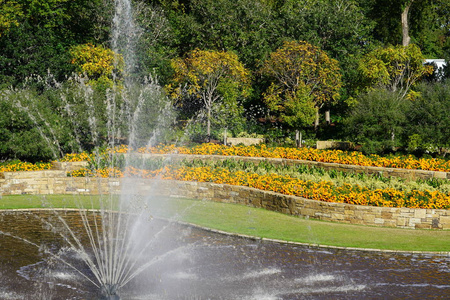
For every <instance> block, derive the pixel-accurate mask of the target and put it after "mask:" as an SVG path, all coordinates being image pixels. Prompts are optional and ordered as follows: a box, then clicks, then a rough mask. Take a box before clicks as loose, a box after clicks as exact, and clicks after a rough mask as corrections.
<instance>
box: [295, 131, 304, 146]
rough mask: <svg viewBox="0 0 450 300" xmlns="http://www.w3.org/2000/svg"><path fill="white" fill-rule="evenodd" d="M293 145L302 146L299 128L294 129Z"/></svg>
mask: <svg viewBox="0 0 450 300" xmlns="http://www.w3.org/2000/svg"><path fill="white" fill-rule="evenodd" d="M295 146H296V147H297V148H301V147H303V145H302V133H301V132H300V130H296V131H295Z"/></svg>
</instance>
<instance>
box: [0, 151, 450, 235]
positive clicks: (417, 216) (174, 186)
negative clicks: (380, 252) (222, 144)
mask: <svg viewBox="0 0 450 300" xmlns="http://www.w3.org/2000/svg"><path fill="white" fill-rule="evenodd" d="M228 158H229V157H228ZM280 161H282V160H281V159H280ZM70 167H71V166H66V165H64V166H61V168H62V169H63V170H46V171H28V172H3V173H0V196H1V195H17V194H102V193H119V192H120V191H121V189H122V188H124V187H122V186H121V182H120V180H118V179H104V178H84V177H79V178H71V177H67V176H66V174H67V171H66V168H70ZM156 187H157V188H156ZM132 188H133V192H135V191H142V193H145V194H147V193H149V192H151V193H153V194H155V195H165V196H174V197H186V198H198V199H207V200H210V201H220V202H226V203H237V204H242V205H248V206H253V207H261V208H264V209H268V210H272V211H278V212H281V213H285V214H290V215H294V216H300V217H306V218H313V219H319V220H324V221H335V222H342V223H349V224H361V225H372V226H387V227H401V228H427V229H450V210H445V209H414V208H391V207H372V206H360V205H351V204H343V203H330V202H322V201H316V200H309V199H305V198H302V197H296V196H289V195H283V194H278V193H274V192H268V191H262V190H257V189H254V188H248V187H242V186H231V185H224V184H215V183H204V182H184V181H160V182H158V184H155V182H154V181H151V180H144V179H136V180H134V182H133V187H132ZM0 199H1V197H0ZM0 201H1V200H0Z"/></svg>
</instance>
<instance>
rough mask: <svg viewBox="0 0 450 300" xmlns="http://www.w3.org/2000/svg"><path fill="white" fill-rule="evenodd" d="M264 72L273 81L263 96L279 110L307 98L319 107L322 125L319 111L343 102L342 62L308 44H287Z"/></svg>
mask: <svg viewBox="0 0 450 300" xmlns="http://www.w3.org/2000/svg"><path fill="white" fill-rule="evenodd" d="M261 72H262V74H264V75H265V76H267V77H268V78H269V80H270V82H271V83H270V86H269V88H268V89H267V90H266V92H265V93H264V95H263V96H264V101H265V102H266V104H267V105H268V106H269V107H272V108H273V109H274V110H275V111H283V110H285V109H286V104H288V105H289V103H290V102H292V101H295V100H294V99H297V100H300V99H301V98H302V97H307V98H309V99H310V100H311V101H312V102H313V103H314V106H315V108H316V125H318V113H319V109H320V108H322V107H323V106H324V105H328V104H330V103H333V102H335V101H337V100H338V99H339V90H340V88H341V74H340V73H339V67H338V62H337V61H336V60H334V59H331V58H329V57H328V55H327V54H326V53H325V52H324V51H322V50H320V49H319V48H317V47H315V46H313V45H311V44H309V43H307V42H303V41H300V42H296V41H292V42H285V43H284V44H283V46H282V47H281V48H279V49H278V50H276V51H275V52H272V53H271V54H270V57H269V59H267V60H266V61H265V62H264V65H263V67H262V69H261ZM299 96H301V97H299ZM302 101H304V99H303V100H302ZM305 104H307V102H306V103H305ZM306 119H308V117H307V116H306Z"/></svg>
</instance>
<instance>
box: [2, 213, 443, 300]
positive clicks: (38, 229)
mask: <svg viewBox="0 0 450 300" xmlns="http://www.w3.org/2000/svg"><path fill="white" fill-rule="evenodd" d="M41 218H42V216H41V215H39V217H36V215H35V214H31V213H3V214H2V215H0V231H3V232H9V233H12V234H14V235H16V236H17V237H20V238H24V239H26V240H28V241H33V242H35V243H37V244H38V245H39V246H40V247H41V249H39V248H38V247H36V246H32V245H30V244H28V243H26V242H24V241H21V240H19V239H17V238H12V237H9V236H5V235H0V280H1V285H0V299H98V298H99V297H100V296H99V294H98V292H97V290H96V289H95V288H93V285H92V284H91V283H89V282H88V280H86V279H84V278H83V277H82V276H81V275H79V274H78V273H77V272H75V271H73V270H72V269H71V268H69V267H65V266H64V265H62V264H61V263H60V262H58V261H57V260H55V259H52V258H51V257H50V256H49V255H47V254H43V250H42V249H43V247H44V246H42V245H45V247H47V249H49V250H50V251H51V252H52V253H59V254H60V255H62V257H64V259H66V260H67V261H70V262H71V263H74V264H77V262H78V260H77V258H76V256H74V255H73V253H71V252H70V251H66V252H65V251H61V250H60V249H61V248H62V247H63V246H64V243H62V241H61V239H59V238H57V237H56V236H55V234H52V233H51V232H49V231H48V228H43V226H42V221H41V220H40V219H41ZM44 218H54V217H52V216H51V214H50V215H46V216H45V217H44ZM64 218H65V219H67V221H68V222H69V223H70V224H71V228H75V229H74V230H75V231H79V232H80V233H78V234H79V235H80V236H81V235H82V234H81V232H83V226H82V225H81V222H80V219H79V216H78V213H76V212H71V213H66V214H65V216H64ZM150 226H158V225H157V224H154V223H152V224H151V225H150ZM44 227H45V226H44ZM147 238H151V236H150V237H147ZM168 240H170V242H168ZM162 243H164V244H165V245H166V247H168V248H167V249H169V248H170V249H173V248H175V249H177V247H182V246H183V245H187V247H182V248H178V249H179V250H178V251H175V252H174V253H173V254H172V255H170V256H169V257H164V258H161V259H160V260H159V261H158V262H157V263H155V264H154V265H153V266H152V267H151V268H149V269H148V270H146V271H145V272H144V273H142V274H141V276H139V279H138V280H134V281H132V282H130V284H129V285H127V286H126V287H125V288H124V290H122V292H121V296H122V299H230V300H231V299H255V300H256V299H258V300H259V299H261V300H272V299H425V298H426V299H450V267H449V266H450V257H447V256H445V257H443V256H432V255H418V254H389V253H374V252H363V251H348V250H337V249H319V248H308V247H303V246H295V245H286V244H278V243H272V242H264V241H255V240H248V239H242V238H237V237H230V236H223V235H220V234H216V233H211V232H207V231H204V230H201V229H196V228H190V227H184V226H180V225H176V224H173V225H171V226H170V228H169V229H168V230H167V232H165V239H164V241H162V242H161V244H162ZM77 266H78V268H80V269H81V270H82V271H83V272H86V274H88V276H90V275H89V271H88V270H85V267H83V266H82V265H80V264H79V263H78V265H77Z"/></svg>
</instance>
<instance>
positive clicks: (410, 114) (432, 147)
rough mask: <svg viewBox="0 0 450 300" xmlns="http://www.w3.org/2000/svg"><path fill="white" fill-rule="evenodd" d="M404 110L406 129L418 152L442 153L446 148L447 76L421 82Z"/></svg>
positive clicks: (449, 121)
mask: <svg viewBox="0 0 450 300" xmlns="http://www.w3.org/2000/svg"><path fill="white" fill-rule="evenodd" d="M417 91H418V93H419V96H418V97H416V98H415V99H414V100H412V101H411V105H410V107H409V110H408V111H407V113H406V114H407V120H408V122H407V124H408V125H407V129H408V130H407V132H408V134H410V135H411V136H412V137H415V139H414V142H415V143H414V148H415V150H416V151H418V152H419V153H424V152H436V153H440V154H444V153H445V149H446V148H450V141H449V137H450V114H449V108H450V80H448V79H447V80H446V81H444V82H443V83H423V84H421V85H419V86H418V87H417Z"/></svg>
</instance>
